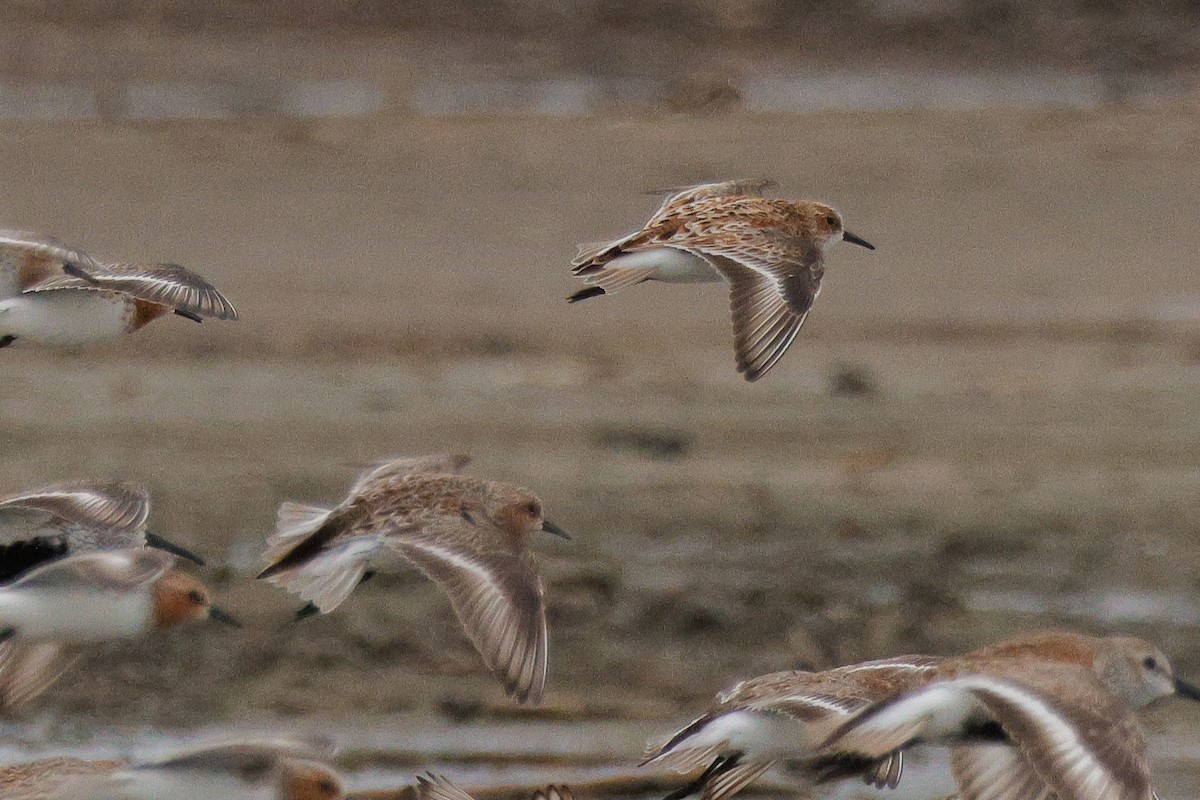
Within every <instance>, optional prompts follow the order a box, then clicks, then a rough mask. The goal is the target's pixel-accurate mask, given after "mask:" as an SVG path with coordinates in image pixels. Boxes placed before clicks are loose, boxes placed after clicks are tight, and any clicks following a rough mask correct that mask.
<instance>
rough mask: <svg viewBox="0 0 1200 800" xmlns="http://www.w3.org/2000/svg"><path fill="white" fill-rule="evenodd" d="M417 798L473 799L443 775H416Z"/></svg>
mask: <svg viewBox="0 0 1200 800" xmlns="http://www.w3.org/2000/svg"><path fill="white" fill-rule="evenodd" d="M417 800H475V798H474V797H471V795H469V794H467V793H466V792H464V791H463V790H462V789H460V788H458V787H457V786H456V785H454V783H453V782H452V781H450V779H449V778H446V777H445V776H444V775H434V774H433V773H432V772H431V773H429V774H428V775H418V776H417Z"/></svg>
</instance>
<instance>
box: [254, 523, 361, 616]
mask: <svg viewBox="0 0 1200 800" xmlns="http://www.w3.org/2000/svg"><path fill="white" fill-rule="evenodd" d="M382 546H383V542H382V538H381V537H378V536H360V537H357V538H354V539H350V540H348V541H345V542H342V543H341V544H339V545H336V546H334V547H330V548H327V549H324V550H321V551H320V553H318V554H317V555H315V556H314V557H313V558H310V559H308V560H306V561H303V562H301V563H299V564H294V565H291V566H287V567H284V568H283V569H279V570H277V571H275V572H272V573H271V574H269V575H265V578H266V580H267V581H269V582H271V583H273V584H275V585H276V586H279V587H282V588H283V589H284V590H285V591H287V592H290V593H291V594H294V595H297V596H298V597H299V598H300V599H301V600H306V601H308V602H310V603H312V604H313V605H315V606H316V607H317V608H318V609H320V610H321V613H323V614H328V613H329V612H330V611H333V610H334V609H335V608H337V607H338V606H340V605H341V604H342V603H343V602H344V601H345V600H346V598H347V597H349V596H350V593H351V592H353V591H354V588H355V587H356V586H358V584H359V583H361V582H362V579H363V576H364V575H365V574H366V572H367V570H368V568H369V567H370V561H371V557H372V556H374V555H375V554H377V553H378V552H379V550H380V548H381V547H382Z"/></svg>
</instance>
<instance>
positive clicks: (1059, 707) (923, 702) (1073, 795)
mask: <svg viewBox="0 0 1200 800" xmlns="http://www.w3.org/2000/svg"><path fill="white" fill-rule="evenodd" d="M1060 672H1063V673H1064V674H1065V669H1064V670H1060ZM1067 677H1070V678H1072V679H1078V680H1075V681H1074V686H1073V690H1074V691H1075V692H1077V693H1078V694H1077V695H1075V696H1074V700H1073V701H1070V702H1068V701H1066V700H1064V699H1062V698H1061V697H1059V698H1056V699H1054V700H1051V699H1050V695H1049V694H1048V692H1046V691H1044V690H1039V689H1037V688H1033V687H1030V686H1028V685H1024V684H1021V683H1016V682H1013V681H1008V680H1002V679H998V678H993V677H988V676H983V675H967V676H963V677H958V678H951V679H948V680H944V681H938V682H935V683H933V684H930V685H929V686H927V687H925V688H923V689H918V690H916V691H914V692H910V693H909V694H906V695H903V696H901V697H900V698H898V699H896V700H894V701H891V702H887V703H882V704H880V705H877V706H874V707H872V708H870V709H868V710H866V711H865V712H863V713H862V714H860V715H859V716H858V717H855V718H853V719H851V720H850V721H849V722H847V723H845V724H844V725H842V726H841V727H840V728H838V729H837V730H836V731H834V733H833V734H832V735H831V736H829V737H828V738H827V739H826V742H825V744H824V745H823V746H822V752H823V753H824V754H825V755H826V756H827V757H829V758H831V759H833V760H835V761H836V760H837V759H845V758H849V759H852V760H853V759H861V758H871V757H878V756H880V755H882V754H883V753H886V752H892V751H896V750H900V749H903V748H904V747H906V746H908V745H910V744H912V743H914V742H916V741H918V740H921V739H924V738H929V737H930V735H933V736H934V737H935V738H936V736H937V735H938V734H942V735H945V733H946V732H947V731H948V730H950V729H951V728H954V727H955V726H959V727H964V726H965V725H966V723H967V721H968V720H970V719H972V718H976V717H977V716H978V715H979V714H980V712H982V713H983V714H984V715H985V716H986V717H990V718H991V719H993V720H994V721H995V722H996V723H998V724H999V725H1000V727H1001V728H1002V729H1003V730H1004V732H1005V733H1006V734H1007V736H1008V737H1009V738H1010V739H1011V740H1012V741H1013V743H1014V745H1015V746H1016V747H1017V748H1018V750H1019V752H1020V754H1021V756H1022V757H1023V759H1022V761H1011V760H1010V763H1009V765H1008V766H1009V767H1010V768H1013V769H1015V770H1016V771H1015V772H1011V773H1006V774H1005V775H1003V776H1001V775H997V774H996V773H995V770H996V769H997V768H998V767H1002V766H1003V765H1000V764H999V762H990V763H991V773H990V774H989V776H988V778H989V780H990V784H991V785H992V786H993V787H1004V786H1005V785H1007V786H1010V787H1012V790H1013V791H1016V790H1018V789H1021V788H1022V787H1027V786H1028V785H1029V783H1030V781H1029V778H1028V774H1027V773H1028V770H1029V769H1030V768H1032V770H1033V771H1034V772H1035V773H1036V774H1037V776H1038V777H1039V778H1040V780H1041V781H1042V782H1043V784H1044V785H1045V786H1047V787H1049V789H1050V790H1051V792H1052V793H1053V794H1054V796H1055V797H1057V798H1058V800H1148V798H1149V797H1150V787H1149V775H1148V774H1147V771H1146V761H1145V741H1144V739H1143V738H1142V735H1141V732H1140V730H1139V729H1138V727H1137V723H1136V720H1134V718H1133V715H1132V713H1131V712H1129V711H1128V710H1127V709H1125V708H1124V707H1123V706H1122V705H1121V704H1120V703H1119V702H1118V701H1117V700H1116V699H1115V698H1113V697H1112V696H1111V695H1109V694H1108V693H1107V692H1105V691H1103V690H1102V689H1100V688H1099V687H1098V686H1096V685H1095V684H1094V681H1093V680H1092V678H1091V676H1090V673H1088V672H1086V671H1084V670H1079V671H1078V674H1074V672H1073V673H1072V674H1071V675H1067ZM959 758H960V767H959V768H960V769H966V768H968V767H969V766H970V764H969V763H968V761H966V760H963V759H964V757H963V756H960V757H959ZM1025 762H1027V763H1025ZM976 766H978V765H976ZM967 777H968V783H969V784H971V785H974V784H975V782H977V781H978V780H979V778H971V777H970V776H967ZM985 796H988V795H985ZM998 796H999V797H1005V795H1003V794H1001V795H998ZM1014 797H1019V798H1020V800H1033V798H1037V797H1038V795H1037V794H1033V795H1021V794H1017V795H1014Z"/></svg>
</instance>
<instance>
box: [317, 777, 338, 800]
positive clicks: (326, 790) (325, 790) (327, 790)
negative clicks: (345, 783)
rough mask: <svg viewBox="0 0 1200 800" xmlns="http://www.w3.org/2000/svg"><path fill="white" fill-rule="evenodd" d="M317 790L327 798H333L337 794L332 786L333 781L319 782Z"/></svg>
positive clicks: (335, 788)
mask: <svg viewBox="0 0 1200 800" xmlns="http://www.w3.org/2000/svg"><path fill="white" fill-rule="evenodd" d="M317 790H318V791H319V792H320V793H321V794H323V795H326V796H328V797H333V796H334V795H335V794H336V793H337V787H336V786H334V785H333V781H321V783H320V784H318V786H317Z"/></svg>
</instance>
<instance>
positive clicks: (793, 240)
mask: <svg viewBox="0 0 1200 800" xmlns="http://www.w3.org/2000/svg"><path fill="white" fill-rule="evenodd" d="M774 186H775V183H774V181H769V180H749V181H744V180H743V181H725V182H723V183H708V184H702V185H699V186H690V187H685V188H682V189H673V190H668V191H670V192H671V193H670V195H669V196H668V197H667V199H666V200H665V201H664V202H663V204H662V205H661V206H659V209H658V211H656V212H654V215H653V216H651V217H650V221H649V222H647V223H646V224H645V226H644V227H643V228H642V229H641V230H639V231H637V232H636V233H631V234H629V235H628V236H623V237H621V238H620V239H617V240H615V241H612V242H604V243H600V244H588V245H582V246H580V248H579V253H578V255H577V256H576V257H575V260H574V261H573V262H571V266H572V274H574V275H577V276H579V277H581V278H583V279H584V281H585V282H586V283H587V284H588V286H587V288H585V289H581V290H579V291H578V292H576V293H575V294H573V295H571V296H570V297H569V298H568V301H569V302H572V303H575V302H578V301H580V300H586V299H587V298H589V297H597V296H599V295H602V294H609V293H611V292H615V291H617V290H618V289H623V288H625V287H626V286H633V285H634V284H637V283H642V282H643V281H663V282H666V283H716V282H718V281H721V280H724V281H726V282H728V283H729V291H730V308H731V309H732V312H733V334H734V350H735V353H736V356H737V369H738V372H740V373H741V374H742V376H743V377H744V378H745V379H746V380H748V381H756V380H758V379H759V378H761V377H762V376H763V375H765V374H766V373H767V371H768V370H770V369H771V367H773V366H775V363H776V362H777V361H779V358H780V357H781V356H782V355H783V353H784V351H786V350H787V348H788V346H789V345H790V344H791V343H792V340H793V339H795V338H796V334H797V332H798V331H799V330H800V326H801V324H803V322H804V318H805V317H806V316H808V311H809V309H810V308H812V304H813V301H814V300H816V298H817V294H818V293H819V292H820V291H821V278H822V277H823V276H824V274H825V251H826V250H827V249H828V248H829V247H831V246H832V245H834V244H836V243H838V242H841V241H846V242H850V243H852V244H857V245H861V246H862V247H865V248H867V249H868V250H874V249H875V247H874V246H873V245H871V244H869V243H868V242H866V241H865V240H863V239H861V238H859V237H858V236H855V235H854V234H853V233H850V232H849V231H847V230H846V229H845V227H844V226H843V225H842V217H841V215H840V214H839V213H838V212H837V211H835V210H834V209H832V208H830V207H829V206H827V205H825V204H824V203H816V202H811V201H807V200H805V201H799V202H793V201H790V200H777V199H769V198H765V197H763V196H762V193H763V192H764V191H766V190H767V189H770V188H772V187H774Z"/></svg>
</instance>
